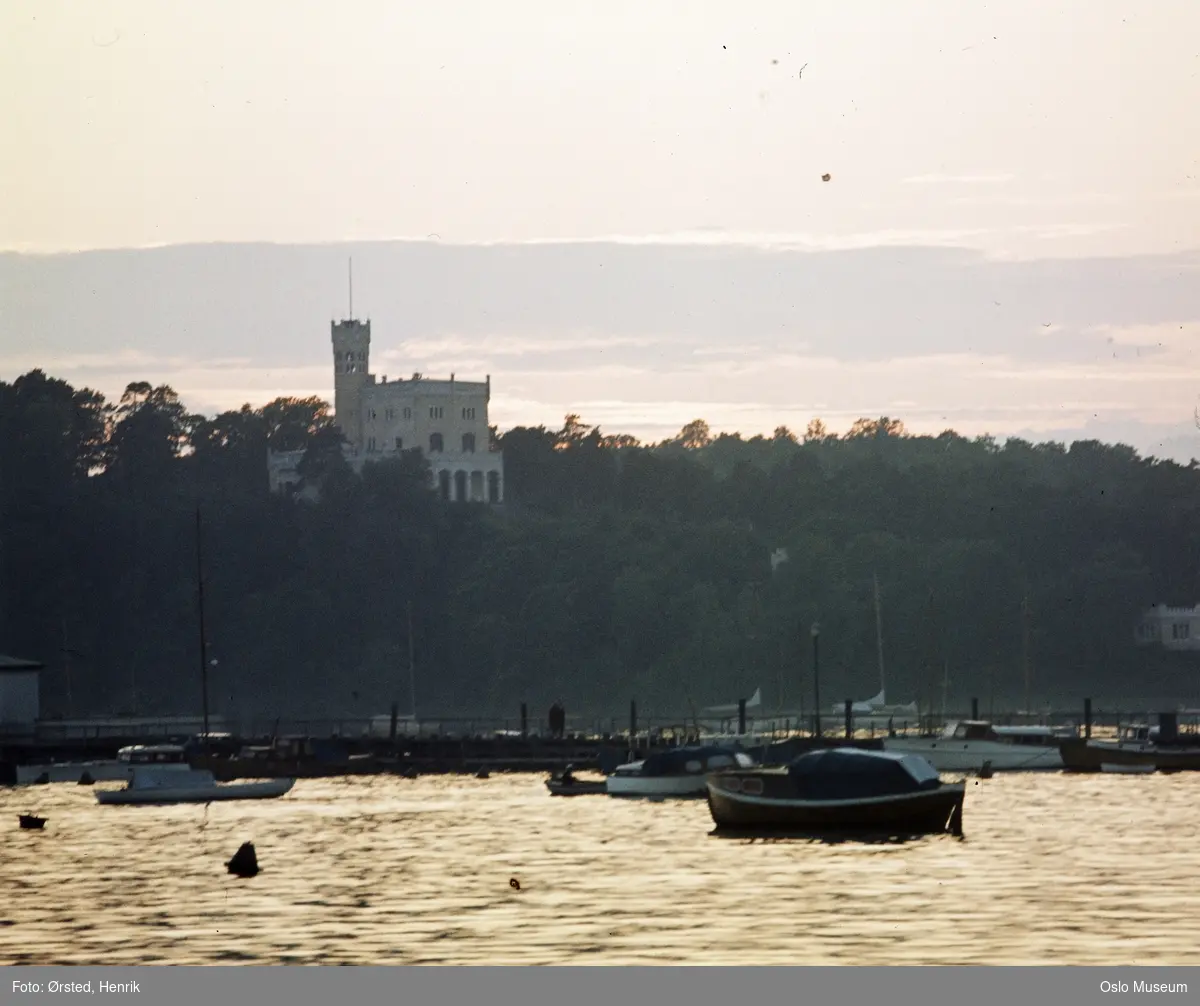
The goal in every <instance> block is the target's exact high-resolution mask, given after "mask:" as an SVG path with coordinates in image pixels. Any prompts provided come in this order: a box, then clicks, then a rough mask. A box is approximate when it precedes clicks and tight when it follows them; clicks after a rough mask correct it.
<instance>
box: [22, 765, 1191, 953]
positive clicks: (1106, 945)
mask: <svg viewBox="0 0 1200 1006" xmlns="http://www.w3.org/2000/svg"><path fill="white" fill-rule="evenodd" d="M1198 794H1200V774H1180V775H1173V776H1141V777H1138V776H1108V775H1103V776H1101V775H1097V776H1066V775H1058V774H1046V775H1035V774H1013V775H1004V774H1001V775H998V776H996V777H995V778H993V779H990V780H987V781H984V782H979V783H977V784H976V783H972V784H971V785H969V787H968V791H967V802H966V808H965V813H964V824H965V833H966V837H965V839H963V840H956V839H953V838H951V837H949V836H940V837H934V838H922V839H917V840H913V841H908V842H903V843H890V844H887V843H885V844H871V843H860V842H843V843H836V844H827V843H820V842H813V841H787V840H779V839H767V840H747V839H741V840H728V839H719V838H716V837H714V836H713V835H711V834H710V832H711V830H712V820H711V818H710V817H709V815H708V808H707V806H706V805H705V803H704V802H702V801H682V802H671V801H667V802H663V803H656V804H649V803H645V802H642V801H634V800H613V799H610V798H608V797H604V796H594V797H593V796H580V797H573V798H571V799H564V798H561V797H560V798H555V797H551V796H549V795H548V794H547V792H546V790H545V787H544V786H543V785H542V780H541V777H540V776H531V775H493V776H492V777H491V778H490V779H487V780H477V779H473V778H471V777H426V778H421V779H417V780H405V779H398V778H391V777H375V778H359V779H332V780H300V781H299V782H297V783H296V787H295V789H293V790H292V792H291V793H290V794H289V795H288V796H286V797H284V798H283V799H281V800H269V801H264V802H245V803H226V804H212V805H211V806H209V807H208V808H205V807H203V806H177V807H100V806H98V805H97V804H96V800H95V797H94V796H93V793H92V790H91V789H90V788H88V787H79V786H73V785H52V786H38V787H27V788H21V789H8V788H5V789H0V835H2V836H3V838H2V839H0V890H2V891H3V892H4V898H3V900H0V963H5V964H56V963H80V964H82V963H92V964H138V963H171V964H224V963H240V962H245V963H253V964H273V963H305V964H339V963H351V964H367V963H375V964H388V963H428V964H439V963H445V964H452V963H496V964H554V963H589V964H625V963H671V962H679V963H698V964H718V963H719V964H889V963H896V964H989V963H1001V964H1019V963H1073V964H1117V963H1128V964H1134V963H1143V962H1155V963H1164V964H1167V963H1169V964H1185V963H1189V962H1190V960H1191V959H1192V958H1193V957H1194V954H1195V947H1196V946H1200V915H1197V913H1196V911H1195V900H1194V895H1193V893H1192V892H1193V889H1194V887H1195V884H1196V881H1197V879H1198V878H1200V842H1198V841H1197V838H1198V834H1197V833H1198V831H1200V801H1197V800H1196V796H1197V795H1198ZM26 810H33V811H37V812H39V813H43V814H45V815H46V816H47V817H48V818H49V823H48V824H47V825H46V829H45V831H43V832H35V831H21V830H19V829H18V827H17V814H18V813H20V812H23V811H26ZM247 839H250V840H252V841H253V842H254V843H255V845H256V846H257V850H258V858H259V862H260V864H261V866H262V870H263V872H262V873H260V874H259V875H258V876H257V877H255V878H254V879H252V880H238V879H236V878H234V877H231V876H229V875H228V874H227V873H226V872H225V865H224V864H225V863H226V861H228V859H229V857H230V856H232V855H233V853H234V852H235V851H236V850H237V848H238V846H239V845H240V844H241V843H242V842H243V841H246V840H247ZM511 878H516V879H517V880H518V881H519V889H517V888H514V887H513V886H510V884H509V881H510V879H511Z"/></svg>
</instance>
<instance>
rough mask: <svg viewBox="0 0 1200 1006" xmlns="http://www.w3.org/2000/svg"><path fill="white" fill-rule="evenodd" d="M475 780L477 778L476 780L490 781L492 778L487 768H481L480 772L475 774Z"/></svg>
mask: <svg viewBox="0 0 1200 1006" xmlns="http://www.w3.org/2000/svg"><path fill="white" fill-rule="evenodd" d="M475 778H476V779H488V778H490V776H489V774H488V770H487V769H485V768H481V769H480V770H479V771H478V772H476V773H475Z"/></svg>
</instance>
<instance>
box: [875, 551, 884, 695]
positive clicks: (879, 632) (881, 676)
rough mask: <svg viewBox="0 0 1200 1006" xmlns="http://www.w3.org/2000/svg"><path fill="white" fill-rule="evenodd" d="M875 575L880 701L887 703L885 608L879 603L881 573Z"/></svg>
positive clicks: (876, 640) (876, 646)
mask: <svg viewBox="0 0 1200 1006" xmlns="http://www.w3.org/2000/svg"><path fill="white" fill-rule="evenodd" d="M874 577H875V649H876V650H877V651H878V654H879V701H880V702H881V703H883V704H884V705H886V704H887V682H886V681H885V680H884V673H883V609H882V606H881V605H880V603H879V574H878V573H876V574H874Z"/></svg>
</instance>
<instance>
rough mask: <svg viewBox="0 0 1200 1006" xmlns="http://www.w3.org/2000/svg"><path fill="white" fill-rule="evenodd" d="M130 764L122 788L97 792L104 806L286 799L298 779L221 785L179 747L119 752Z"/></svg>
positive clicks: (143, 746) (146, 746)
mask: <svg viewBox="0 0 1200 1006" xmlns="http://www.w3.org/2000/svg"><path fill="white" fill-rule="evenodd" d="M117 759H118V761H122V762H125V763H127V764H128V765H129V768H130V775H129V782H128V783H127V784H126V785H125V787H124V788H122V789H102V790H97V791H96V800H97V801H98V802H99V803H102V804H151V803H156V804H164V803H209V802H212V801H217V800H268V799H272V798H274V797H280V796H283V795H284V794H285V793H287V792H288V791H289V790H290V789H291V788H292V786H294V785H295V782H296V780H295V779H265V780H261V781H258V782H247V783H229V784H223V783H218V782H217V781H216V779H215V778H214V777H213V774H212V772H210V771H209V770H208V769H194V768H192V766H191V765H190V764H189V762H188V752H187V749H186V748H184V747H182V746H180V745H176V744H135V745H133V746H131V747H126V748H122V749H121V750H120V751H119V752H117Z"/></svg>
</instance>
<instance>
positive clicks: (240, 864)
mask: <svg viewBox="0 0 1200 1006" xmlns="http://www.w3.org/2000/svg"><path fill="white" fill-rule="evenodd" d="M225 868H226V869H227V870H229V872H230V873H232V874H234V875H235V876H238V877H253V876H255V875H256V874H257V873H258V855H257V854H256V853H255V851H254V843H253V842H243V843H242V847H241V848H240V849H238V851H237V852H235V853H234V854H233V859H231V860H230V861H229V862H228V863H226V864H225Z"/></svg>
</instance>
